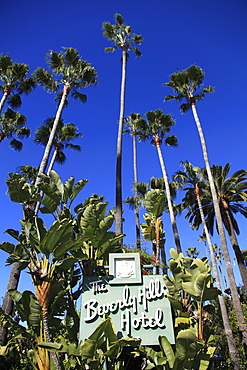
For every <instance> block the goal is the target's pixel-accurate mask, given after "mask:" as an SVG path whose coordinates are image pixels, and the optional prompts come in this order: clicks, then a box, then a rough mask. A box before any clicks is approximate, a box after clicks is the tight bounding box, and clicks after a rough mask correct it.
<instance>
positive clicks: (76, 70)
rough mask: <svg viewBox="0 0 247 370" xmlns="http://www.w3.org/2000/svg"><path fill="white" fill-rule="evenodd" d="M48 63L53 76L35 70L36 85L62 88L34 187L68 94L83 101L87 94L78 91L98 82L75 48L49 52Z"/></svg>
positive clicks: (41, 171)
mask: <svg viewBox="0 0 247 370" xmlns="http://www.w3.org/2000/svg"><path fill="white" fill-rule="evenodd" d="M47 62H48V65H49V66H50V68H51V70H52V72H53V74H54V75H57V76H58V77H59V79H57V78H55V76H53V74H52V73H50V72H49V71H46V70H45V69H44V68H38V69H37V70H36V71H35V72H34V75H35V78H36V80H37V81H38V83H39V84H40V85H41V86H43V87H44V88H45V89H46V90H48V91H54V92H58V90H59V87H60V85H62V86H63V91H62V93H59V94H57V95H56V97H55V100H56V101H59V105H58V109H57V112H56V116H55V119H54V123H53V126H52V130H51V133H50V136H49V140H48V142H47V145H46V148H45V151H44V155H43V158H42V160H41V163H40V166H39V173H38V177H37V180H36V184H35V185H37V183H38V182H39V181H40V176H39V175H40V174H42V173H44V172H45V169H46V166H47V162H48V158H49V155H50V152H51V149H52V145H53V140H54V137H55V134H56V130H57V126H58V124H59V120H60V118H61V116H62V112H63V109H64V107H65V106H66V105H67V104H68V95H69V93H71V96H72V97H73V98H74V99H77V100H79V101H81V102H82V103H84V102H86V100H87V98H86V95H84V94H81V93H80V92H79V91H78V89H80V88H83V87H87V86H90V85H92V84H95V83H96V82H97V72H96V70H95V68H93V67H91V64H90V63H88V62H85V61H83V60H82V59H80V55H79V53H78V51H77V50H76V49H74V48H64V51H63V52H61V53H57V52H55V51H50V53H48V55H47Z"/></svg>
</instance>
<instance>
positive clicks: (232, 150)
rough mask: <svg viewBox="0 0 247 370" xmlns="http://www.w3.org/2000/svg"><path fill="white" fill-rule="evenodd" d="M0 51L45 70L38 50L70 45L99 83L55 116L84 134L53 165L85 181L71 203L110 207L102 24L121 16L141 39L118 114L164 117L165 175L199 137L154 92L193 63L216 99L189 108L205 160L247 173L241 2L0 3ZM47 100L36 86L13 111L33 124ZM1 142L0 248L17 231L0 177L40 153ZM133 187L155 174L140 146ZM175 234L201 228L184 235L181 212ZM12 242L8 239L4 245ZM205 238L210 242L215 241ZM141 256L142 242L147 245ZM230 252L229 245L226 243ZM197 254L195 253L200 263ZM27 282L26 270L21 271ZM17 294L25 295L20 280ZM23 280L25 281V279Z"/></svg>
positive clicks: (109, 116) (111, 139) (187, 118)
mask: <svg viewBox="0 0 247 370" xmlns="http://www.w3.org/2000/svg"><path fill="white" fill-rule="evenodd" d="M0 12H1V29H2V37H1V43H0V45H1V47H0V53H3V54H9V55H10V56H11V58H12V59H13V61H16V62H22V63H27V64H28V65H29V67H30V71H31V72H33V71H34V70H35V69H36V68H37V67H45V68H46V67H47V66H46V63H45V55H46V53H47V52H48V51H49V50H50V49H52V50H55V51H61V48H62V47H74V48H76V49H78V50H79V52H80V54H81V56H82V58H83V59H85V60H87V61H88V62H90V63H92V65H93V66H94V67H95V68H96V70H97V72H98V75H99V78H98V84H97V85H96V86H93V87H90V88H88V89H86V90H84V91H83V92H84V93H86V94H87V96H88V102H87V103H86V104H84V105H82V104H80V103H79V102H72V101H71V103H70V104H69V106H68V107H67V108H65V110H64V114H63V118H64V120H65V122H72V123H74V124H75V125H76V126H77V127H78V128H79V130H80V131H81V132H82V133H83V138H82V139H80V140H79V141H78V144H80V145H81V146H82V152H81V153H77V152H72V151H69V150H68V151H67V157H68V159H67V162H66V163H65V164H64V165H63V166H60V165H56V167H55V168H54V169H55V170H56V171H57V172H58V173H59V174H60V176H61V177H62V179H63V180H64V181H65V180H66V179H67V178H69V177H70V176H75V178H76V180H80V179H82V178H87V179H88V180H89V183H88V185H87V186H86V187H85V188H84V190H83V191H82V192H81V195H80V198H79V199H78V203H79V202H81V201H83V199H85V198H86V197H88V196H90V195H91V194H92V193H98V194H99V195H104V196H105V199H106V200H107V201H109V208H111V207H112V206H114V202H115V190H114V188H115V151H116V136H117V120H118V114H119V113H118V112H119V91H120V77H121V63H120V51H117V52H115V53H114V54H111V53H104V48H105V47H106V46H110V43H109V42H108V41H107V39H105V38H104V37H103V35H102V22H104V21H110V22H112V23H113V22H114V14H115V13H120V14H122V15H123V16H124V19H125V22H126V23H127V24H130V25H131V26H132V28H133V31H134V32H136V33H138V34H142V36H143V37H144V41H143V44H142V45H141V47H140V50H141V51H142V53H143V56H142V57H141V58H135V57H134V56H133V55H131V56H130V59H129V62H128V66H127V68H128V70H127V92H126V109H125V115H128V114H130V113H131V112H139V113H142V114H144V113H145V112H147V111H148V110H156V109H158V108H161V109H162V110H163V111H164V113H171V114H173V117H174V119H176V125H175V126H174V129H173V131H172V133H173V134H175V135H177V137H178V140H179V147H178V148H176V149H174V148H168V147H163V153H164V158H165V162H166V166H167V171H168V174H169V176H170V177H171V175H172V174H174V173H175V172H176V171H177V170H178V169H179V163H180V161H186V160H188V161H190V162H192V163H193V164H194V165H197V166H200V167H202V166H204V164H203V159H202V154H201V148H200V144H199V138H198V134H197V130H196V126H195V123H194V121H193V117H192V114H191V112H188V113H186V114H185V115H180V113H179V111H178V105H177V104H176V103H175V102H166V103H163V98H164V96H165V95H167V94H169V93H171V91H169V88H165V87H163V86H162V83H164V82H167V81H168V76H169V74H171V73H173V72H174V71H176V70H177V69H184V68H186V67H188V66H189V65H191V64H194V63H195V64H197V65H199V66H200V67H202V68H203V69H204V71H205V73H206V78H205V85H209V84H210V85H212V86H214V88H215V93H213V94H210V96H208V97H206V98H205V100H204V101H202V102H200V103H199V104H198V111H199V115H200V118H201V122H202V125H203V127H204V131H205V136H206V140H207V144H208V150H209V157H210V162H211V164H218V165H225V164H226V163H227V162H230V163H231V164H232V172H234V171H236V170H238V169H246V168H247V165H246V137H247V122H246V105H247V101H246V93H245V87H246V86H247V74H246V66H247V48H246V46H247V45H246V42H247V28H246V16H247V3H246V1H245V0H224V1H223V0H218V1H215V0H197V1H196V0H190V1H184V0H174V1H168V0H152V1H149V0H143V1H137V0H131V1H130V0H125V1H122V0H118V1H114V0H110V1H108V0H106V1H101V0H92V1H85V0H81V1H79V0H70V1H65V0H60V1H58V0H50V1H47V0H43V1H42V2H41V1H38V0H25V1H22V2H20V1H18V0H11V1H9V2H1V5H0ZM55 111H56V105H55V103H54V102H53V95H52V94H48V93H47V92H45V91H44V90H43V89H42V88H41V87H37V88H36V90H35V91H34V92H33V93H32V94H31V95H29V96H24V97H23V105H22V107H21V109H20V112H21V113H23V114H25V115H27V118H28V125H29V127H30V129H31V130H32V133H34V131H35V128H36V127H37V126H38V125H40V124H41V123H42V122H43V121H44V120H45V119H46V118H48V117H51V116H53V115H54V114H55ZM8 144H9V143H8V141H7V140H4V141H3V142H2V143H1V145H0V149H1V167H0V180H1V181H0V194H1V209H0V218H1V224H0V242H2V241H5V240H9V241H10V240H11V239H10V238H8V236H7V235H6V234H4V230H6V229H7V228H14V229H19V220H20V219H21V218H22V210H21V206H20V205H18V204H13V203H11V201H10V199H9V197H8V195H6V190H7V187H6V183H5V181H6V178H7V176H8V173H9V172H15V171H16V169H17V168H18V166H21V165H33V166H38V165H39V163H40V159H41V156H42V154H43V148H42V147H40V146H37V145H35V144H33V142H32V138H30V139H26V140H24V149H23V150H22V151H21V152H20V153H17V152H14V151H12V150H11V149H10V148H9V147H8ZM138 167H139V181H145V182H147V181H148V180H149V178H150V177H152V176H155V177H160V176H161V170H160V167H159V163H158V157H157V153H156V150H155V148H154V147H152V146H151V145H150V144H149V143H148V142H146V143H141V144H140V145H138ZM131 187H132V146H131V139H130V138H129V137H127V136H125V137H124V142H123V198H126V197H127V196H130V195H131V194H132V193H131ZM124 209H125V213H124V218H125V223H124V232H125V233H126V235H127V236H126V238H125V243H126V244H128V245H131V244H133V243H134V242H135V234H134V230H135V227H134V215H133V213H132V212H131V211H129V209H128V206H127V205H125V206H124ZM238 220H239V224H240V228H241V237H240V238H239V241H240V246H241V248H242V249H247V240H246V238H247V231H246V221H245V220H243V219H242V218H241V217H238ZM163 221H164V227H165V230H166V238H167V243H166V246H167V249H168V250H169V249H170V248H171V247H174V242H173V237H172V234H171V227H170V222H169V216H168V215H164V218H163ZM178 228H179V233H180V237H181V240H182V247H183V250H184V251H185V250H187V248H188V247H190V246H197V247H198V248H199V249H201V250H203V247H202V245H201V243H198V239H199V234H200V232H197V231H193V232H192V231H191V229H190V226H189V225H188V223H187V221H185V220H184V218H183V216H180V217H179V218H178ZM12 241H13V240H12ZM213 241H214V242H216V243H217V242H218V237H217V235H216V236H215V238H214V240H213ZM146 246H147V248H148V249H149V250H150V246H149V243H147V244H146ZM229 246H230V244H229ZM203 255H204V253H201V255H200V256H201V257H202V256H203ZM6 257H7V256H6V254H5V253H4V252H2V251H0V271H1V278H2V284H1V287H0V297H1V296H3V295H4V291H5V288H6V283H7V280H8V275H9V269H7V268H5V258H6ZM23 275H25V276H26V274H23ZM22 279H24V280H23V281H25V283H22V285H21V287H20V289H24V288H26V289H30V285H28V283H27V281H28V278H27V276H26V277H25V278H22ZM25 279H26V280H25Z"/></svg>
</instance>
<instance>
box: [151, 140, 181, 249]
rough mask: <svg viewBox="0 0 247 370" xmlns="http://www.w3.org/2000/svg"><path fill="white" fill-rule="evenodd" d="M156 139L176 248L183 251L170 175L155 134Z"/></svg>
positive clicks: (159, 141)
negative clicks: (173, 206)
mask: <svg viewBox="0 0 247 370" xmlns="http://www.w3.org/2000/svg"><path fill="white" fill-rule="evenodd" d="M154 140H155V145H156V148H157V152H158V156H159V160H160V166H161V170H162V174H163V178H164V184H165V189H166V198H167V203H168V209H169V214H170V219H171V224H172V231H173V236H174V240H175V245H176V250H177V252H178V253H181V252H182V248H181V243H180V238H179V235H178V228H177V222H176V218H175V215H174V212H173V208H172V201H171V192H170V187H169V181H168V176H167V173H166V168H165V163H164V159H163V155H162V152H161V148H160V143H161V140H160V138H159V137H158V136H155V137H154Z"/></svg>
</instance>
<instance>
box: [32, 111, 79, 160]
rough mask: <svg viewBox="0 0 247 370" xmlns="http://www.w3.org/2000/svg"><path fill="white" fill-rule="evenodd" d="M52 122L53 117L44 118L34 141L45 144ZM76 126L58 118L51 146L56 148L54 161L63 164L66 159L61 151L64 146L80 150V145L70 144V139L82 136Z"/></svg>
mask: <svg viewBox="0 0 247 370" xmlns="http://www.w3.org/2000/svg"><path fill="white" fill-rule="evenodd" d="M53 122H54V117H52V118H48V119H46V120H45V122H44V123H42V125H40V126H39V127H38V128H37V130H36V132H35V136H34V142H35V143H37V144H41V145H43V146H45V145H46V144H47V142H48V139H49V136H50V133H51V130H52V126H53ZM77 131H78V129H77V127H75V126H74V124H73V123H64V120H63V119H62V118H60V120H59V123H58V127H57V131H56V134H55V137H54V139H53V146H54V148H55V150H56V157H55V162H57V163H60V164H63V163H64V161H65V160H66V156H65V154H64V152H63V150H64V149H65V148H70V149H73V150H77V151H81V147H80V145H75V144H71V143H70V141H72V140H75V139H76V138H78V137H81V136H82V133H80V132H77Z"/></svg>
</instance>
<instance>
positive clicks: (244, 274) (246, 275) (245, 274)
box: [225, 209, 247, 291]
mask: <svg viewBox="0 0 247 370" xmlns="http://www.w3.org/2000/svg"><path fill="white" fill-rule="evenodd" d="M225 212H226V216H227V220H228V224H229V228H230V230H228V235H229V238H230V241H231V244H232V247H233V250H234V252H235V256H236V258H237V262H238V267H239V271H240V275H241V278H242V281H243V284H244V287H245V290H246V291H247V269H246V266H245V264H244V259H243V255H242V253H241V250H240V248H239V245H238V240H237V237H236V233H235V230H234V228H233V225H232V220H231V218H230V214H229V210H228V209H225Z"/></svg>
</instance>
